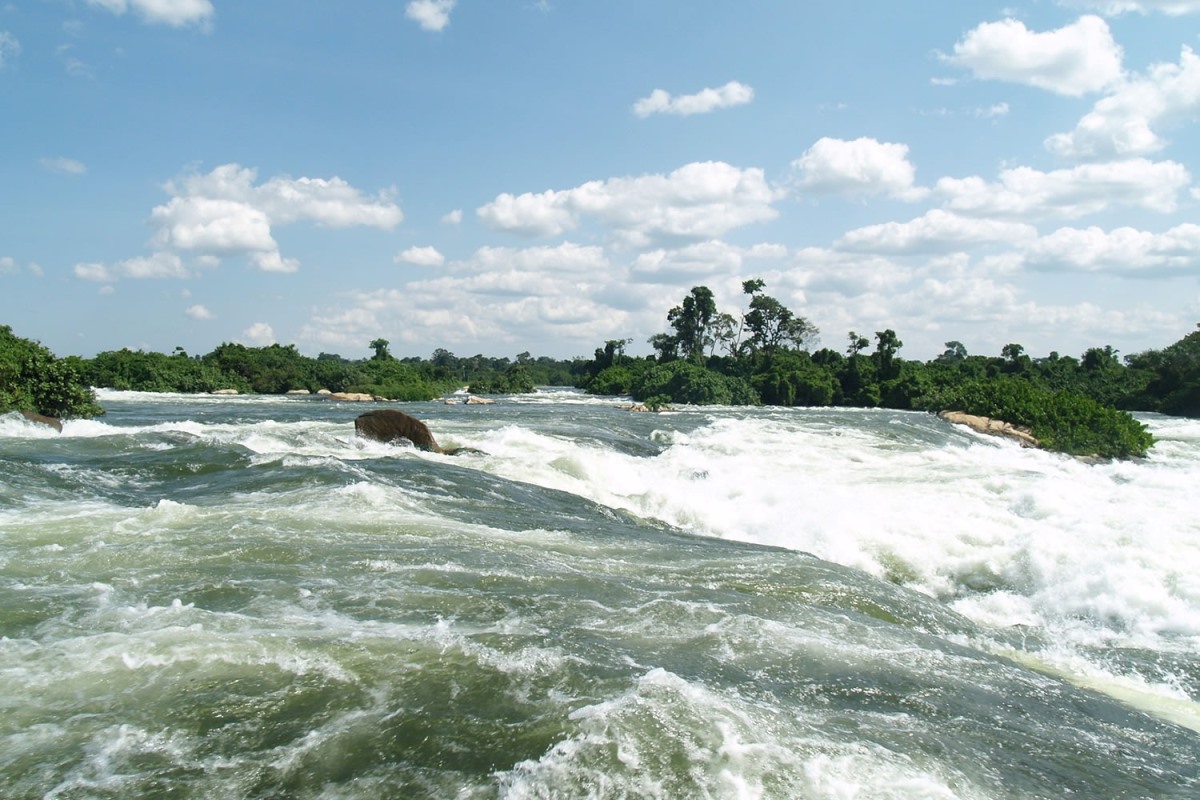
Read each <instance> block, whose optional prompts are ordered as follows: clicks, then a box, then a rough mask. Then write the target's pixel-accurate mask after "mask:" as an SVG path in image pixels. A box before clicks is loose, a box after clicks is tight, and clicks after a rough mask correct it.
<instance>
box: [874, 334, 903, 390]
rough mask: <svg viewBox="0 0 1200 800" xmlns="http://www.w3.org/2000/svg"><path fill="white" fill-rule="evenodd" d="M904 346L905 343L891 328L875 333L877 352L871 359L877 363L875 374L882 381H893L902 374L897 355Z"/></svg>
mask: <svg viewBox="0 0 1200 800" xmlns="http://www.w3.org/2000/svg"><path fill="white" fill-rule="evenodd" d="M903 346H904V342H902V341H900V339H899V338H898V337H897V336H896V332H895V331H894V330H892V329H891V328H888V329H887V330H884V331H875V352H874V354H872V356H871V359H872V360H873V361H874V362H875V374H876V375H877V376H878V378H879V380H880V381H887V380H891V379H892V378H895V377H897V376H898V375H899V374H900V366H899V365H898V364H897V363H896V354H897V353H898V352H900V348H901V347H903Z"/></svg>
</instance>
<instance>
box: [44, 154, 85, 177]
mask: <svg viewBox="0 0 1200 800" xmlns="http://www.w3.org/2000/svg"><path fill="white" fill-rule="evenodd" d="M38 163H39V164H41V165H42V168H43V169H46V170H49V171H50V172H56V173H58V174H59V175H82V174H83V173H85V172H87V166H86V165H85V164H84V163H83V162H82V161H76V160H75V159H73V158H64V157H62V156H59V157H58V158H42V159H39V160H38Z"/></svg>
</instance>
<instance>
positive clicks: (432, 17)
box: [404, 0, 457, 31]
mask: <svg viewBox="0 0 1200 800" xmlns="http://www.w3.org/2000/svg"><path fill="white" fill-rule="evenodd" d="M456 2H457V0H412V2H411V3H409V4H408V6H407V7H406V8H405V9H404V14H405V16H407V17H408V18H409V19H411V20H415V21H416V22H417V24H418V25H420V26H421V27H422V28H424V29H425V30H427V31H440V30H442V29H443V28H445V27H446V26H447V25H449V24H450V12H451V11H453V10H454V5H455V3H456Z"/></svg>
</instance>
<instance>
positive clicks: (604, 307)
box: [301, 242, 661, 352]
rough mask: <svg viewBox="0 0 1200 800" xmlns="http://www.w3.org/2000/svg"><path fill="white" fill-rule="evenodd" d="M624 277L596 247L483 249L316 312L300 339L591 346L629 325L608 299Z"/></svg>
mask: <svg viewBox="0 0 1200 800" xmlns="http://www.w3.org/2000/svg"><path fill="white" fill-rule="evenodd" d="M625 277H626V274H625V271H624V270H623V269H622V268H620V267H617V266H614V265H613V264H612V263H610V261H609V260H608V258H607V257H606V255H605V254H604V251H603V249H602V248H600V247H595V246H585V245H579V244H575V243H572V242H564V243H562V244H560V245H556V246H553V247H549V246H547V247H529V248H507V247H483V248H480V249H479V250H478V251H476V252H475V253H474V254H473V255H472V256H471V257H470V258H467V259H464V260H462V261H454V262H451V263H449V264H448V265H447V268H446V269H445V270H444V271H442V272H441V273H439V277H437V278H434V279H431V280H423V281H414V282H411V283H408V284H406V285H405V286H404V287H403V288H402V289H378V290H371V291H357V292H352V293H350V294H348V295H347V296H346V297H345V298H344V300H343V301H341V303H340V304H339V305H335V306H332V307H330V308H326V309H321V310H319V311H318V312H317V313H316V314H315V315H314V317H313V318H312V320H311V321H310V322H309V323H308V324H307V325H306V326H305V327H304V329H303V331H302V333H301V336H302V338H304V339H307V340H309V341H312V342H313V343H314V345H317V346H336V347H346V346H351V347H361V346H362V343H363V342H365V341H369V340H370V338H372V337H374V336H381V335H386V336H388V337H389V338H390V339H392V341H393V342H395V343H407V344H410V345H412V346H414V347H418V346H419V347H424V346H426V344H427V343H428V342H439V343H444V346H447V347H450V348H453V347H454V346H456V345H458V344H460V343H469V346H471V347H477V346H478V343H479V342H481V341H485V342H488V344H489V346H491V347H499V346H502V345H503V344H504V343H506V342H513V343H518V342H522V341H528V340H539V339H540V340H542V341H554V342H556V343H558V344H559V345H561V344H562V343H563V342H572V343H578V344H579V346H580V347H581V348H586V349H587V350H589V351H590V349H591V348H594V347H595V343H596V342H597V341H602V340H603V339H604V338H605V337H606V336H611V335H612V331H613V330H626V329H629V323H630V317H629V315H628V314H627V313H626V312H625V311H622V310H620V309H614V308H613V307H612V306H611V305H610V304H609V303H608V302H607V300H606V299H605V296H606V293H608V292H610V291H611V287H612V286H613V285H614V284H615V285H621V284H623V283H624V279H625ZM656 312H657V313H658V314H659V315H661V309H656ZM364 337H365V338H364ZM522 349H523V348H522ZM582 351H583V350H581V352H582Z"/></svg>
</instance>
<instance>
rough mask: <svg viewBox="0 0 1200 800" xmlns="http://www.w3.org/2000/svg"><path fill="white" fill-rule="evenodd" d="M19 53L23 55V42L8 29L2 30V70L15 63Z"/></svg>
mask: <svg viewBox="0 0 1200 800" xmlns="http://www.w3.org/2000/svg"><path fill="white" fill-rule="evenodd" d="M19 55H21V43H20V42H18V41H17V37H15V36H13V35H12V34H11V33H9V32H8V31H0V72H3V71H4V70H5V69H7V68H8V66H9V65H10V64H12V63H14V62H15V61H16V60H17V57H18V56H19Z"/></svg>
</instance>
